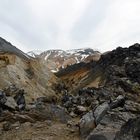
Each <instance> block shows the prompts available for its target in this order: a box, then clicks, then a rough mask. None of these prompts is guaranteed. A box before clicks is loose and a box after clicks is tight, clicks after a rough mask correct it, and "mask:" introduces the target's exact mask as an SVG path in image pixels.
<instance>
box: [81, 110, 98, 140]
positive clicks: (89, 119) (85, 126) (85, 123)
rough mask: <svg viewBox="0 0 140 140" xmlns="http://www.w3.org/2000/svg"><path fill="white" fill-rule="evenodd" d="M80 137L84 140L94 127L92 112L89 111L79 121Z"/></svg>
mask: <svg viewBox="0 0 140 140" xmlns="http://www.w3.org/2000/svg"><path fill="white" fill-rule="evenodd" d="M79 127H80V135H81V137H82V138H85V137H86V136H88V135H89V133H90V132H91V131H92V130H93V129H94V128H95V127H96V124H95V118H94V117H93V112H92V111H90V112H88V113H87V114H85V115H84V116H82V118H81V119H80V123H79Z"/></svg>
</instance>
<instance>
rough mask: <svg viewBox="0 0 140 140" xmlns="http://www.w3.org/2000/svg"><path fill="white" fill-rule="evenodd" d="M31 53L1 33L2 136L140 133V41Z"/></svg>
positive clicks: (125, 136)
mask: <svg viewBox="0 0 140 140" xmlns="http://www.w3.org/2000/svg"><path fill="white" fill-rule="evenodd" d="M30 54H32V53H30ZM62 54H63V55H62ZM94 55H95V56H94ZM32 56H35V57H31V56H29V55H28V54H26V53H24V52H22V51H21V50H19V49H18V48H16V47H15V46H13V45H12V44H11V43H9V42H7V41H6V40H4V39H2V38H0V81H1V82H0V139H1V140H19V139H30V140H38V139H44V140H45V139H48V140H52V139H53V140H70V139H73V140H79V139H82V140H139V139H140V133H139V132H140V44H138V43H137V44H134V45H132V46H130V47H127V48H122V47H118V48H116V49H114V50H113V51H109V52H107V53H104V54H100V53H99V52H95V51H93V50H91V49H84V50H83V49H82V50H81V49H79V50H74V51H68V52H64V51H61V50H57V51H56V50H53V51H52V50H50V51H47V52H43V53H41V54H38V55H34V54H33V55H32ZM89 56H90V59H88V60H86V59H87V58H88V57H89ZM97 56H98V57H97ZM61 57H62V58H63V57H64V58H65V59H66V58H68V59H69V60H71V59H72V58H73V59H74V60H75V62H74V63H71V61H70V62H69V63H66V66H65V65H64V63H65V62H67V60H68V59H66V60H64V58H63V59H62V60H63V61H62V63H61V64H60V61H57V60H56V59H58V58H61ZM53 58H55V59H53ZM85 60H86V61H85ZM52 62H54V64H59V65H60V67H58V66H59V65H57V67H56V65H54V67H50V64H51V63H52ZM58 62H59V63H58ZM51 68H53V69H51ZM54 68H55V69H54ZM49 69H50V70H55V71H57V70H59V71H58V72H56V73H55V75H54V73H52V72H51V71H50V70H49Z"/></svg>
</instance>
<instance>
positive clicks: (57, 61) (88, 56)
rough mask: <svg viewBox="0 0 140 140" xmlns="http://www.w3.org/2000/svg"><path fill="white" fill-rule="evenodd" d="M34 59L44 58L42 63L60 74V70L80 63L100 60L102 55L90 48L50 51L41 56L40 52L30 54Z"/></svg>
mask: <svg viewBox="0 0 140 140" xmlns="http://www.w3.org/2000/svg"><path fill="white" fill-rule="evenodd" d="M28 54H30V55H31V56H33V57H39V58H42V61H44V63H45V64H46V65H47V66H48V67H49V69H50V70H51V71H52V72H58V71H59V70H60V69H64V68H66V67H67V66H69V65H73V64H77V63H80V62H86V63H87V62H90V61H92V60H98V59H99V58H100V53H99V52H98V51H94V50H93V49H90V48H85V49H75V50H67V51H63V50H48V51H45V52H43V53H41V54H40V55H38V52H37V54H36V52H29V53H28Z"/></svg>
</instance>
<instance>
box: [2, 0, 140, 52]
mask: <svg viewBox="0 0 140 140" xmlns="http://www.w3.org/2000/svg"><path fill="white" fill-rule="evenodd" d="M0 36H1V37H3V38H5V39H6V40H7V41H10V42H11V43H12V44H14V45H15V46H17V47H18V48H20V49H21V50H23V51H25V52H27V51H30V50H47V49H65V50H66V49H75V48H85V47H86V48H87V47H90V48H93V49H98V50H100V51H102V52H104V51H108V50H112V49H114V48H116V47H117V46H123V47H125V46H130V45H132V44H134V43H136V42H139V43H140V0H0Z"/></svg>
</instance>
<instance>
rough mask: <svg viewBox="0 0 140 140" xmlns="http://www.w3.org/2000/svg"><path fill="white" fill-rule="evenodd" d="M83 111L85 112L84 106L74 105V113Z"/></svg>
mask: <svg viewBox="0 0 140 140" xmlns="http://www.w3.org/2000/svg"><path fill="white" fill-rule="evenodd" d="M85 112H87V108H86V107H83V106H80V105H78V106H77V107H76V109H75V113H76V114H79V115H80V114H83V113H85Z"/></svg>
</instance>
